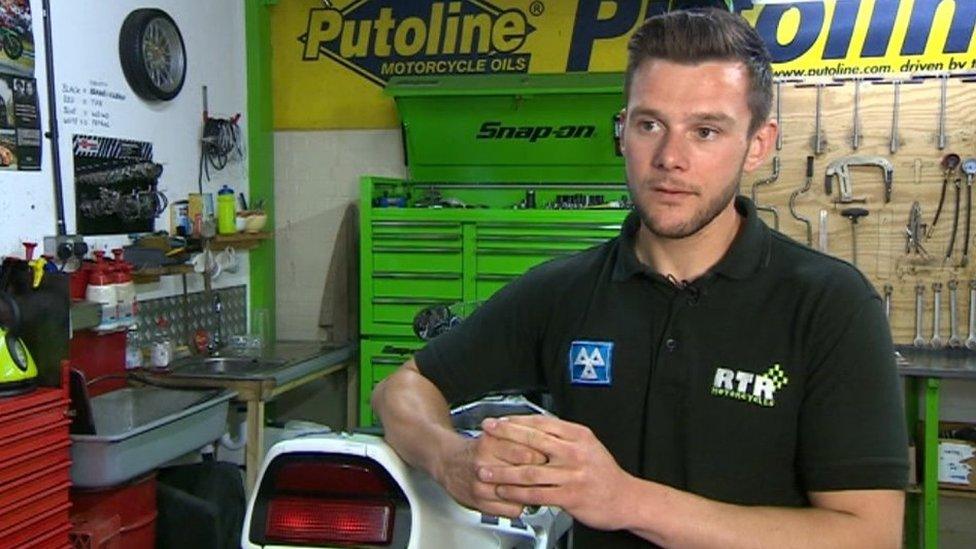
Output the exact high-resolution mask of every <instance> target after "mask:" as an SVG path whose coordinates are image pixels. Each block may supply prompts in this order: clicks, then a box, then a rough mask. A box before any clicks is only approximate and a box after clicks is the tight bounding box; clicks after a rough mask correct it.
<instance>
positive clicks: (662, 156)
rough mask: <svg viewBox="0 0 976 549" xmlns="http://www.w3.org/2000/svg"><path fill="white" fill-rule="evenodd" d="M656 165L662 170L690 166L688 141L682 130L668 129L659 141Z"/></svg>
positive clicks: (655, 153) (655, 159) (680, 168)
mask: <svg viewBox="0 0 976 549" xmlns="http://www.w3.org/2000/svg"><path fill="white" fill-rule="evenodd" d="M653 160H654V167H655V168H658V169H661V170H668V171H671V170H684V169H687V168H688V150H687V143H686V142H685V140H684V138H683V137H682V135H681V133H680V132H676V131H672V130H668V131H667V132H665V133H664V135H663V136H662V137H661V139H660V141H658V144H657V149H656V150H655V151H654V159H653Z"/></svg>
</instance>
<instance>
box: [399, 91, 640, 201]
mask: <svg viewBox="0 0 976 549" xmlns="http://www.w3.org/2000/svg"><path fill="white" fill-rule="evenodd" d="M622 92H623V75H622V74H621V73H576V74H493V75H464V76H436V77H404V78H393V79H391V80H390V83H389V85H388V86H387V88H386V93H387V94H388V95H390V96H392V97H393V98H394V99H395V100H396V104H397V110H398V112H399V115H400V120H401V123H402V125H403V140H404V147H405V150H404V156H405V161H406V164H407V166H408V167H409V168H410V175H411V179H413V180H416V181H434V182H437V181H449V182H467V183H513V182H518V183H533V182H556V183H576V182H578V183H620V182H622V181H623V180H624V179H623V178H624V171H623V159H622V157H621V156H620V155H619V154H618V151H617V145H616V140H615V124H614V116H615V115H616V114H617V113H618V112H619V111H620V109H621V107H622V106H623V93H622Z"/></svg>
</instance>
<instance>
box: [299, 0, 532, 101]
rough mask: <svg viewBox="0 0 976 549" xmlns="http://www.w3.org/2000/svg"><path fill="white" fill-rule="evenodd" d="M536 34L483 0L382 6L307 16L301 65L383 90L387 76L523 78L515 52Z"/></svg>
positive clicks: (512, 12) (522, 57) (513, 14)
mask: <svg viewBox="0 0 976 549" xmlns="http://www.w3.org/2000/svg"><path fill="white" fill-rule="evenodd" d="M534 30H535V27H533V26H532V25H530V24H529V22H528V19H527V18H526V15H525V13H523V12H522V11H519V10H517V9H502V8H499V7H497V6H494V5H492V4H491V3H490V2H486V1H485V0H465V1H454V2H396V3H390V5H386V6H384V5H382V3H380V2H370V1H368V0H358V1H354V2H351V3H350V4H349V5H348V6H346V7H345V8H343V9H334V8H315V9H311V10H309V12H308V21H307V27H306V32H305V33H304V34H302V35H301V36H299V37H298V39H299V40H300V41H301V42H303V43H304V44H305V47H304V50H303V53H302V59H303V60H305V61H317V60H319V59H320V58H321V57H322V56H323V55H324V56H327V57H329V58H331V59H334V60H335V61H338V62H339V63H342V64H343V65H345V66H346V67H348V68H349V69H351V70H353V71H355V72H357V73H359V74H360V75H361V76H363V77H365V78H368V79H369V80H371V81H373V82H375V83H376V84H379V85H380V86H384V85H385V84H386V81H387V80H388V79H389V78H390V77H391V76H407V75H438V74H491V73H521V72H527V71H528V69H529V61H530V59H531V55H530V54H518V53H515V52H516V51H517V50H518V49H519V48H521V47H522V45H523V44H525V39H526V37H528V36H529V34H531V33H532V32H533V31H534Z"/></svg>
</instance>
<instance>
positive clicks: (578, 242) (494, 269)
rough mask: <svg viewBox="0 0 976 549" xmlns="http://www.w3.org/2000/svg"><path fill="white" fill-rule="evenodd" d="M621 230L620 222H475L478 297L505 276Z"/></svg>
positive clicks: (571, 251)
mask: <svg viewBox="0 0 976 549" xmlns="http://www.w3.org/2000/svg"><path fill="white" fill-rule="evenodd" d="M619 231H620V224H619V223H612V222H611V223H581V222H573V221H561V222H549V223H539V222H536V223H533V222H524V223H520V222H506V223H478V224H477V234H476V237H475V242H476V247H475V256H476V263H475V268H476V269H477V274H476V275H475V279H476V282H477V288H478V291H477V294H478V296H479V299H483V298H484V296H485V295H491V293H494V291H492V292H490V293H486V291H485V289H486V288H494V289H495V290H497V289H498V288H500V287H501V286H503V285H504V283H505V280H506V277H507V278H508V279H511V278H514V277H515V276H518V275H520V274H522V273H524V272H525V271H527V270H528V269H530V268H532V267H534V266H535V265H538V264H539V263H543V262H545V261H549V260H550V259H554V258H557V257H560V256H565V255H570V254H574V253H576V252H579V251H582V250H585V249H587V248H591V247H593V246H598V245H600V244H603V243H604V242H606V241H607V240H609V239H611V238H613V237H614V236H616V235H617V233H618V232H619Z"/></svg>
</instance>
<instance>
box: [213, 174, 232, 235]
mask: <svg viewBox="0 0 976 549" xmlns="http://www.w3.org/2000/svg"><path fill="white" fill-rule="evenodd" d="M236 218H237V200H236V199H235V197H234V189H231V188H230V187H228V186H227V185H224V186H223V187H221V188H220V190H219V191H217V232H218V233H220V234H234V233H235V232H237V219H236Z"/></svg>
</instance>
